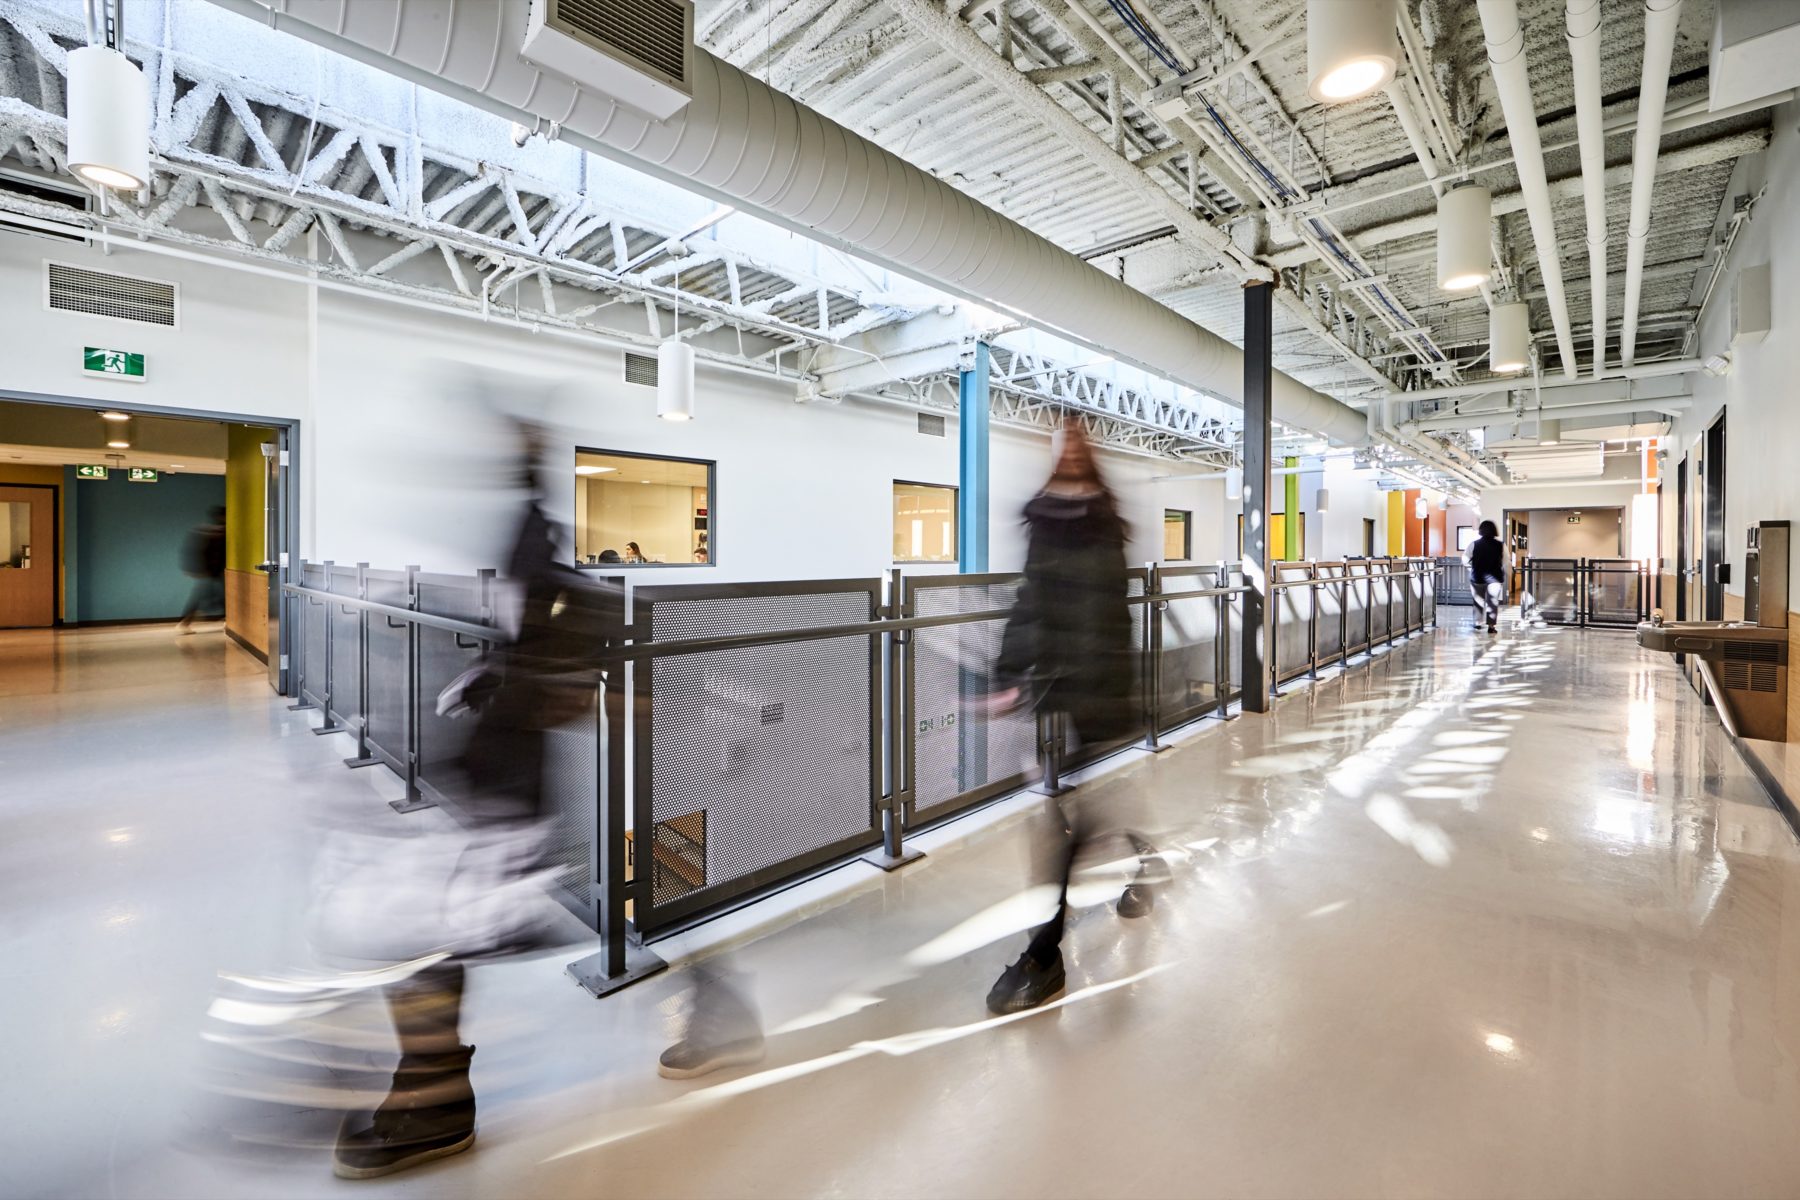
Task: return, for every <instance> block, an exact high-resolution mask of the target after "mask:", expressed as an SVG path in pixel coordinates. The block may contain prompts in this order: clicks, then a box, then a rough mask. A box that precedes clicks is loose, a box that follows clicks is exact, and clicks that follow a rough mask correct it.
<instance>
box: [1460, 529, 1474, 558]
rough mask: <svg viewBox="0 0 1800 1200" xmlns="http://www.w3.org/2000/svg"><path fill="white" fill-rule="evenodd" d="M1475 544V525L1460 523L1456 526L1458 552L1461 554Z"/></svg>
mask: <svg viewBox="0 0 1800 1200" xmlns="http://www.w3.org/2000/svg"><path fill="white" fill-rule="evenodd" d="M1474 544H1475V527H1474V526H1473V525H1458V526H1457V527H1456V552H1457V553H1458V554H1461V553H1462V552H1463V551H1465V550H1467V549H1468V548H1469V547H1470V546H1472V545H1474Z"/></svg>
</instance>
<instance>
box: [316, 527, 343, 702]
mask: <svg viewBox="0 0 1800 1200" xmlns="http://www.w3.org/2000/svg"><path fill="white" fill-rule="evenodd" d="M331 568H332V561H331V560H330V559H326V560H325V591H326V592H328V593H329V592H330V591H331ZM324 604H325V690H324V691H323V692H319V693H315V694H316V695H317V696H318V697H319V708H320V711H322V712H323V713H324V714H325V719H324V720H323V721H321V722H319V727H318V728H317V729H315V730H313V732H314V733H317V734H326V733H342V732H343V730H344V727H343V726H342V725H339V724H337V717H336V716H335V715H334V714H333V713H332V705H333V704H335V703H336V702H337V671H336V670H335V669H333V668H334V665H335V664H334V662H333V660H334V659H336V658H337V654H336V651H335V647H334V646H333V643H334V642H335V641H336V640H337V638H336V635H334V634H333V633H332V632H331V626H332V620H331V602H330V601H329V600H327V601H325V602H324Z"/></svg>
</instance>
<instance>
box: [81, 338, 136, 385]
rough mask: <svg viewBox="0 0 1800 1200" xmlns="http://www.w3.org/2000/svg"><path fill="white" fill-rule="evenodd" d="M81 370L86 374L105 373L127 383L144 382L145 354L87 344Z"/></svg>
mask: <svg viewBox="0 0 1800 1200" xmlns="http://www.w3.org/2000/svg"><path fill="white" fill-rule="evenodd" d="M81 371H82V374H84V375H105V376H107V377H108V378H109V379H123V380H125V381H126V382H127V383H142V382H144V356H143V355H141V354H133V353H132V352H131V351H129V350H106V349H102V348H101V347H99V346H87V347H85V348H83V350H82V352H81Z"/></svg>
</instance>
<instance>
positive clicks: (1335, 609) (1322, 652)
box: [1318, 566, 1344, 663]
mask: <svg viewBox="0 0 1800 1200" xmlns="http://www.w3.org/2000/svg"><path fill="white" fill-rule="evenodd" d="M1343 574H1344V568H1343V567H1329V566H1321V567H1320V568H1319V581H1320V582H1319V620H1318V624H1319V633H1318V638H1319V661H1320V662H1322V663H1327V662H1335V661H1337V660H1338V659H1340V658H1342V657H1343V655H1344V622H1343V616H1344V584H1343V583H1342V582H1331V581H1333V580H1342V578H1343Z"/></svg>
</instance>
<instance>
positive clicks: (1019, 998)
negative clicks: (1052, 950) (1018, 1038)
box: [987, 951, 1069, 1017]
mask: <svg viewBox="0 0 1800 1200" xmlns="http://www.w3.org/2000/svg"><path fill="white" fill-rule="evenodd" d="M1068 982H1069V980H1068V975H1067V974H1066V973H1065V972H1064V971H1063V960H1062V953H1061V952H1060V951H1059V952H1058V953H1057V955H1056V960H1055V961H1054V962H1052V963H1050V964H1049V965H1048V966H1040V965H1039V964H1038V962H1037V961H1036V960H1035V959H1033V958H1032V957H1031V955H1029V954H1021V955H1020V956H1019V961H1018V962H1016V963H1014V964H1013V965H1012V966H1010V967H1008V968H1006V970H1005V971H1003V972H1002V973H1001V975H1000V978H999V979H998V980H997V981H996V982H995V983H994V987H993V990H992V991H990V992H988V996H987V1006H988V1011H989V1012H991V1013H993V1014H994V1015H995V1016H997V1017H1004V1016H1006V1015H1007V1014H1008V1013H1017V1012H1024V1011H1026V1010H1027V1009H1032V1008H1036V1007H1037V1006H1038V1005H1040V1004H1046V1003H1048V1002H1049V1001H1051V1000H1054V999H1056V998H1057V997H1058V996H1060V995H1062V994H1063V990H1064V989H1065V988H1066V987H1067V986H1068Z"/></svg>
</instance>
